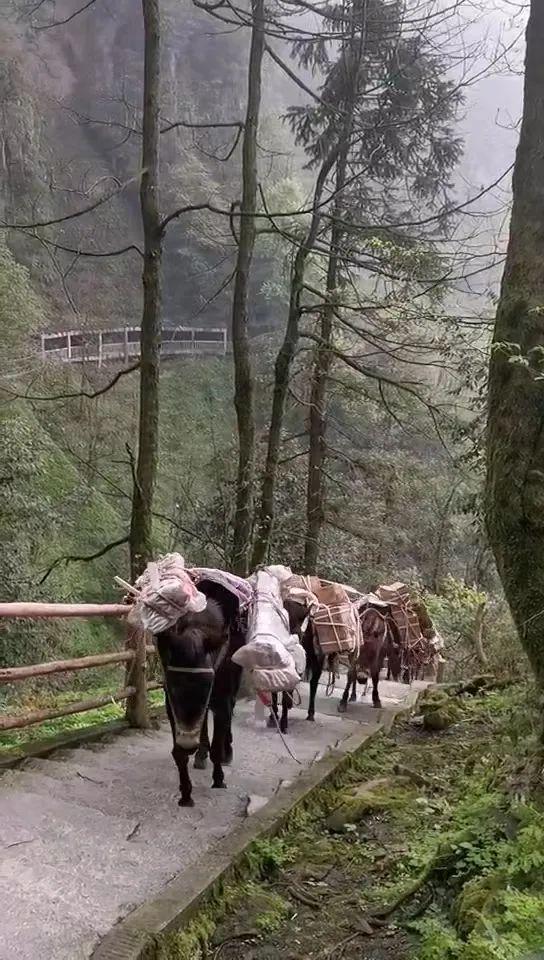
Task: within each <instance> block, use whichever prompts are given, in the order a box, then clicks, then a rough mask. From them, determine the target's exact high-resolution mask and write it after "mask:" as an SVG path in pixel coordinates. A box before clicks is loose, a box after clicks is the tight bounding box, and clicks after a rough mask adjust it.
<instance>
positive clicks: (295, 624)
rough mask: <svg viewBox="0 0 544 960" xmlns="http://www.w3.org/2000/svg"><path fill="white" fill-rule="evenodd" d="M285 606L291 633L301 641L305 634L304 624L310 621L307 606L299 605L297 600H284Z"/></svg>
mask: <svg viewBox="0 0 544 960" xmlns="http://www.w3.org/2000/svg"><path fill="white" fill-rule="evenodd" d="M283 606H284V609H285V612H286V613H287V616H288V617H289V632H290V633H291V634H294V635H295V636H297V637H298V638H299V639H301V638H302V634H303V633H304V624H305V623H306V621H307V620H308V609H307V607H306V604H304V603H298V602H297V601H296V600H284V601H283Z"/></svg>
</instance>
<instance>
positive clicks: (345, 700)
mask: <svg viewBox="0 0 544 960" xmlns="http://www.w3.org/2000/svg"><path fill="white" fill-rule="evenodd" d="M355 682H357V674H355ZM352 683H353V674H352V671H351V670H349V671H348V682H347V683H346V689H345V690H344V692H343V694H342V699H341V700H340V703H339V704H338V713H345V712H346V710H347V709H348V697H349V691H350V688H351V685H352Z"/></svg>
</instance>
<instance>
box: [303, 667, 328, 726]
mask: <svg viewBox="0 0 544 960" xmlns="http://www.w3.org/2000/svg"><path fill="white" fill-rule="evenodd" d="M310 662H311V674H310V702H309V704H308V718H307V719H308V720H315V698H316V694H317V688H318V686H319V681H320V679H321V674H322V673H323V664H324V662H325V658H324V657H320V656H317V655H316V654H313V656H312V659H311V661H310Z"/></svg>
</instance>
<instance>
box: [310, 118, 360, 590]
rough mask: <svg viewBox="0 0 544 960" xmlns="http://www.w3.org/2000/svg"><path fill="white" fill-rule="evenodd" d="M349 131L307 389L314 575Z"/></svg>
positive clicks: (340, 159)
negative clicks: (311, 369)
mask: <svg viewBox="0 0 544 960" xmlns="http://www.w3.org/2000/svg"><path fill="white" fill-rule="evenodd" d="M350 134H351V119H350V120H348V121H347V124H346V129H345V131H344V135H343V137H342V146H341V151H340V156H339V157H338V161H337V168H336V199H335V202H334V205H333V214H332V215H333V224H332V229H331V243H330V251H329V262H328V265H327V284H326V297H327V300H326V303H325V305H324V306H323V308H322V310H321V322H320V330H319V340H320V342H319V344H318V347H317V350H316V355H315V362H314V369H313V374H312V387H311V391H310V452H309V457H308V482H307V489H306V536H305V540H304V570H305V572H306V573H308V574H310V575H312V576H315V575H316V574H317V564H318V560H319V541H320V538H321V529H322V527H323V521H324V517H325V476H324V473H323V470H324V465H325V458H326V429H327V416H326V406H327V381H328V376H329V371H330V368H331V363H332V359H333V354H332V334H333V326H334V313H335V309H336V296H337V295H336V287H337V285H338V273H339V265H340V244H341V242H342V237H343V234H344V230H343V227H342V216H343V207H342V193H343V190H344V188H345V184H346V169H347V160H348V151H349V139H350Z"/></svg>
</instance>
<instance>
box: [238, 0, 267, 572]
mask: <svg viewBox="0 0 544 960" xmlns="http://www.w3.org/2000/svg"><path fill="white" fill-rule="evenodd" d="M252 9H253V26H252V31H251V49H250V54H249V68H248V88H247V111H246V118H245V124H244V136H243V148H242V204H241V209H240V213H241V216H240V236H239V238H238V257H237V261H236V275H235V281H234V295H233V304H232V348H233V355H234V406H235V408H236V421H237V425H238V476H237V484H236V512H235V516H234V532H233V543H232V561H231V565H232V569H233V570H234V572H235V573H238V574H239V575H241V576H246V575H247V573H248V562H249V551H250V547H251V529H252V522H253V482H254V465H255V411H254V396H253V394H254V387H253V371H252V367H251V356H250V346H249V336H248V315H247V303H248V291H249V280H250V271H251V261H252V258H253V250H254V247H255V235H256V227H255V213H256V211H257V185H258V184H257V131H258V125H259V111H260V106H261V71H262V61H263V51H264V38H265V32H264V0H253V2H252Z"/></svg>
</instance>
